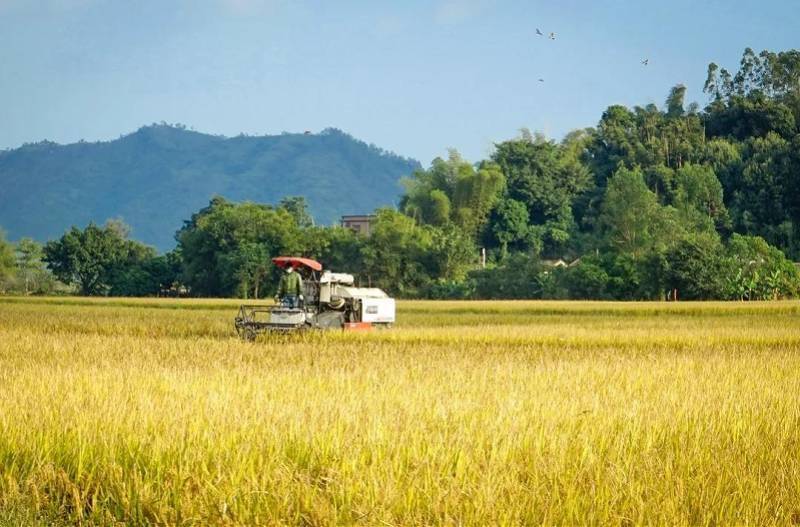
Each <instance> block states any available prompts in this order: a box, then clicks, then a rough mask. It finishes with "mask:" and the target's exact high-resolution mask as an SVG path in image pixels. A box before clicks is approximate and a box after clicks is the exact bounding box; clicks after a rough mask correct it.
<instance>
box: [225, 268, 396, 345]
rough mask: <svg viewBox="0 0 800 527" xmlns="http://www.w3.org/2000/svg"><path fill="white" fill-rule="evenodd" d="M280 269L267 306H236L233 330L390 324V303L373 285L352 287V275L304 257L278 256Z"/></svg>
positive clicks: (246, 334)
mask: <svg viewBox="0 0 800 527" xmlns="http://www.w3.org/2000/svg"><path fill="white" fill-rule="evenodd" d="M272 263H274V264H275V265H276V266H278V267H280V268H281V269H283V270H284V271H285V274H284V275H283V276H282V277H281V281H280V284H279V286H278V296H277V297H276V303H275V305H272V306H257V305H242V306H240V307H239V314H238V316H237V317H236V320H235V326H236V332H237V333H238V334H239V336H240V337H242V338H244V339H246V340H254V339H255V338H256V336H257V335H258V334H259V333H265V332H282V333H287V332H292V331H302V330H306V329H364V328H369V327H371V326H372V325H391V324H392V323H394V320H395V302H394V299H393V298H390V297H389V296H388V295H387V294H386V293H384V292H383V291H382V290H380V289H378V288H375V287H355V286H354V282H355V281H354V279H353V275H351V274H347V273H333V272H331V271H328V270H323V269H322V264H320V263H319V262H317V261H315V260H311V259H310V258H301V257H296V256H278V257H276V258H273V259H272Z"/></svg>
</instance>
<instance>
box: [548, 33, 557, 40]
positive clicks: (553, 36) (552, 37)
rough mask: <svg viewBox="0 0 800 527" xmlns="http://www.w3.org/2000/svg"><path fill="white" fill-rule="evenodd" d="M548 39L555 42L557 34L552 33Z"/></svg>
mask: <svg viewBox="0 0 800 527" xmlns="http://www.w3.org/2000/svg"><path fill="white" fill-rule="evenodd" d="M547 38H549V39H550V40H555V39H556V34H555V33H553V32H552V31H551V32H550V34H549V35H548V36H547Z"/></svg>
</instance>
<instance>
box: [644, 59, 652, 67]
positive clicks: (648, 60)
mask: <svg viewBox="0 0 800 527" xmlns="http://www.w3.org/2000/svg"><path fill="white" fill-rule="evenodd" d="M642 64H644V65H645V66H647V65H648V64H650V59H644V60H643V61H642Z"/></svg>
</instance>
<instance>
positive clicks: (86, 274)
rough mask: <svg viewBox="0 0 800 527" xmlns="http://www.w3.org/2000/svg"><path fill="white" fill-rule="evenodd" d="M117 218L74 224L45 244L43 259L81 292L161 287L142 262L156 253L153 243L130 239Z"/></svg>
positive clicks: (131, 291) (117, 292)
mask: <svg viewBox="0 0 800 527" xmlns="http://www.w3.org/2000/svg"><path fill="white" fill-rule="evenodd" d="M127 230H128V229H127V226H125V225H124V224H122V223H121V222H118V221H111V222H108V223H107V224H106V225H105V226H104V227H98V226H97V225H95V224H94V223H90V224H89V225H88V226H87V227H86V228H85V229H83V230H81V229H78V228H77V227H72V228H71V229H70V230H69V231H67V232H66V233H65V234H64V235H63V236H62V237H61V238H60V239H58V240H53V241H49V242H47V244H46V245H45V246H44V261H45V262H47V266H48V268H49V269H50V270H51V271H52V272H53V274H54V275H55V276H56V277H57V278H58V279H59V280H61V281H62V282H64V283H66V284H74V285H76V286H78V288H79V291H80V293H81V294H82V295H109V294H110V295H121V296H125V295H130V296H139V295H145V294H151V293H157V292H158V291H157V290H156V288H155V287H154V286H153V285H152V282H151V277H150V276H149V274H148V273H147V272H146V271H145V270H144V269H143V266H145V265H146V264H147V262H149V261H150V260H152V259H153V258H155V257H156V254H155V250H154V249H153V248H152V247H148V246H146V245H143V244H141V243H139V242H137V241H134V240H129V239H127Z"/></svg>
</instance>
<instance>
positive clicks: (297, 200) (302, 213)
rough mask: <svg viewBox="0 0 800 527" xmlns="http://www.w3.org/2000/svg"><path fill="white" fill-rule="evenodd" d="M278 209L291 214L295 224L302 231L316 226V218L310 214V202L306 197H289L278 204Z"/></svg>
mask: <svg viewBox="0 0 800 527" xmlns="http://www.w3.org/2000/svg"><path fill="white" fill-rule="evenodd" d="M278 207H279V208H282V209H284V210H285V211H286V212H288V213H289V214H291V216H292V218H294V221H295V223H296V224H297V226H298V227H300V228H301V229H305V228H308V227H312V226H313V225H314V218H312V217H311V213H309V212H308V202H307V201H306V198H305V197H303V196H287V197H285V198H283V199H282V200H281V201H280V203H278Z"/></svg>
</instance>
